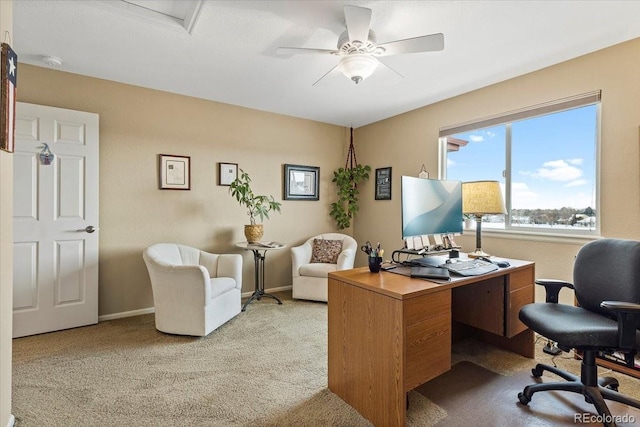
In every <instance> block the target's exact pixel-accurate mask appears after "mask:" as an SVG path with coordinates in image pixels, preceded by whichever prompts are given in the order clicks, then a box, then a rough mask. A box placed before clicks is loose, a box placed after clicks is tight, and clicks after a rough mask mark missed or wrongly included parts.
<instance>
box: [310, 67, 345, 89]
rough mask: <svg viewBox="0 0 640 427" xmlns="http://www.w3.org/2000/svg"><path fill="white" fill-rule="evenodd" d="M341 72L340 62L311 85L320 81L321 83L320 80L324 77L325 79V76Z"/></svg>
mask: <svg viewBox="0 0 640 427" xmlns="http://www.w3.org/2000/svg"><path fill="white" fill-rule="evenodd" d="M339 73H340V64H337V65H336V66H335V67H333V68H332V69H330V70H329V71H327V72H326V73H325V74H324V75H323V76H322V77H320V78H319V79H318V80H316V81H315V83H314V84H312V85H311V86H315V85H317V84H318V83H320V81H321V80H322V79H324V78H325V77H327V76H328V75H330V74H331V75H333V74H339Z"/></svg>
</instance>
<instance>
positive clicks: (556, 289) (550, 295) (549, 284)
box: [536, 279, 573, 304]
mask: <svg viewBox="0 0 640 427" xmlns="http://www.w3.org/2000/svg"><path fill="white" fill-rule="evenodd" d="M536 285H542V286H544V289H545V291H546V293H547V297H546V302H551V303H554V304H557V303H558V295H559V294H560V289H562V288H569V289H573V284H571V283H569V282H566V281H564V280H556V279H537V280H536Z"/></svg>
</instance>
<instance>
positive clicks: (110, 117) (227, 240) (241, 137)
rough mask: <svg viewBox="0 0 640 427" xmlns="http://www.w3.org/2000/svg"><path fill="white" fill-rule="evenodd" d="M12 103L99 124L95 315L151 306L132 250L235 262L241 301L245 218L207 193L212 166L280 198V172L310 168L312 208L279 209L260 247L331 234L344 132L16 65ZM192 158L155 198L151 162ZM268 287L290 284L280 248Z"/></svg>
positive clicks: (213, 188)
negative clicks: (233, 166)
mask: <svg viewBox="0 0 640 427" xmlns="http://www.w3.org/2000/svg"><path fill="white" fill-rule="evenodd" d="M18 100H19V101H21V102H29V103H34V104H42V105H50V106H55V107H61V108H68V109H73V110H81V111H89V112H93V113H97V114H99V115H100V209H99V212H100V265H99V268H100V273H99V277H100V292H99V307H100V308H99V313H100V315H108V314H113V313H122V312H127V311H133V310H139V309H144V308H148V307H152V306H153V300H152V294H151V287H150V282H149V276H148V274H147V271H146V267H145V265H144V262H143V260H142V251H143V249H144V248H145V247H146V246H148V245H151V244H153V243H158V242H178V243H184V244H187V245H191V246H195V247H198V248H202V249H204V250H207V251H211V252H224V253H229V252H235V253H242V254H243V256H244V270H243V274H244V277H243V282H244V283H243V292H251V291H252V290H253V286H254V285H253V258H252V255H251V254H250V253H249V252H243V251H241V250H239V249H237V248H236V247H235V246H234V243H235V242H238V241H243V240H245V239H244V235H243V225H244V224H246V223H248V222H249V221H248V217H247V216H246V215H245V210H244V209H243V208H241V207H240V206H239V205H238V204H237V203H236V202H235V200H234V199H233V198H232V197H231V196H230V195H229V194H228V187H226V186H219V185H217V173H218V172H217V163H218V162H232V163H238V164H239V167H240V168H242V169H244V170H246V171H247V172H249V173H250V175H251V177H252V179H253V183H254V189H255V191H256V192H258V193H260V194H271V195H273V196H274V197H275V198H276V199H277V200H282V197H283V194H282V192H283V190H282V188H283V183H282V170H283V165H284V164H285V163H290V164H300V165H311V166H319V167H320V201H282V214H277V213H276V214H274V215H272V216H271V219H270V220H267V221H266V222H265V236H264V239H265V240H277V241H282V242H285V243H287V244H288V245H289V246H291V245H296V244H299V243H301V242H302V241H304V240H306V239H307V238H308V237H310V236H312V235H314V234H318V233H323V232H329V231H335V225H334V224H333V221H331V219H330V217H329V209H328V204H329V201H330V199H332V198H333V195H334V194H335V191H334V189H333V188H334V184H333V183H331V178H332V176H333V175H332V171H333V170H334V169H335V168H337V167H339V166H340V165H342V164H343V162H344V156H345V155H346V149H347V141H348V138H347V130H346V129H345V128H343V127H339V126H333V125H327V124H322V123H318V122H313V121H309V120H302V119H296V118H291V117H286V116H282V115H277V114H271V113H266V112H261V111H256V110H250V109H246V108H241V107H235V106H230V105H226V104H220V103H215V102H209V101H204V100H201V99H196V98H191V97H186V96H180V95H175V94H170V93H166V92H160V91H155V90H149V89H144V88H140V87H135V86H129V85H123V84H119V83H115V82H109V81H105V80H100V79H94V78H88V77H82V76H79V75H74V74H69V73H64V72H60V71H54V70H50V69H45V68H41V67H34V66H28V65H21V68H20V91H19V94H18ZM161 153H162V154H176V155H185V156H191V174H192V175H191V178H192V183H191V188H192V189H191V191H175V190H159V189H158V154H161ZM266 272H267V277H266V284H267V288H277V287H282V286H289V285H291V256H290V253H289V251H288V250H284V251H274V252H271V253H269V254H268V255H267V260H266Z"/></svg>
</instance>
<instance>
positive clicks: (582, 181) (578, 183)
mask: <svg viewBox="0 0 640 427" xmlns="http://www.w3.org/2000/svg"><path fill="white" fill-rule="evenodd" d="M586 183H587V180H586V179H576V180H575V181H571V182H568V183H566V184H565V185H564V186H565V187H580V186H582V185H585V184H586Z"/></svg>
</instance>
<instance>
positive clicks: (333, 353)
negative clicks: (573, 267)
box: [328, 260, 535, 427]
mask: <svg viewBox="0 0 640 427" xmlns="http://www.w3.org/2000/svg"><path fill="white" fill-rule="evenodd" d="M509 262H510V263H511V266H510V267H508V268H503V269H500V270H497V271H494V272H491V273H488V274H485V275H482V276H475V277H467V278H453V279H452V281H451V282H449V283H446V284H438V283H434V282H430V281H426V280H419V279H412V278H410V277H406V276H402V275H399V274H393V273H390V272H381V273H370V272H369V269H368V268H367V267H362V268H356V269H353V270H343V271H337V272H334V273H329V299H328V310H329V311H328V313H329V325H328V327H329V341H328V346H329V350H328V357H329V360H328V368H329V389H330V390H331V391H333V392H334V393H335V394H337V395H338V396H340V397H341V398H342V399H343V400H344V401H345V402H347V403H348V404H349V405H351V406H352V407H354V408H355V409H356V410H357V411H358V412H360V414H362V415H363V416H364V417H365V418H367V419H368V420H369V421H371V422H372V423H373V424H374V425H376V426H385V427H386V426H404V425H405V421H406V393H407V392H409V391H410V390H412V389H414V388H416V387H418V386H419V385H421V384H424V383H425V382H427V381H429V380H431V379H433V378H435V377H437V376H438V375H441V374H443V373H445V372H447V371H448V370H450V369H451V341H452V321H453V324H454V325H459V324H465V325H470V326H473V327H474V328H477V331H478V332H479V335H480V336H481V338H483V339H485V340H486V341H488V342H491V343H492V344H495V345H498V346H501V347H503V348H506V349H508V350H510V351H514V352H517V353H519V354H522V355H523V356H525V357H530V358H533V357H534V346H533V342H534V337H533V331H531V330H530V329H528V328H527V327H526V326H525V325H524V324H523V323H521V322H520V321H519V320H518V311H519V310H520V307H522V306H523V305H525V304H528V303H530V302H533V301H534V276H535V275H534V264H533V263H532V262H528V261H519V260H509Z"/></svg>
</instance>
